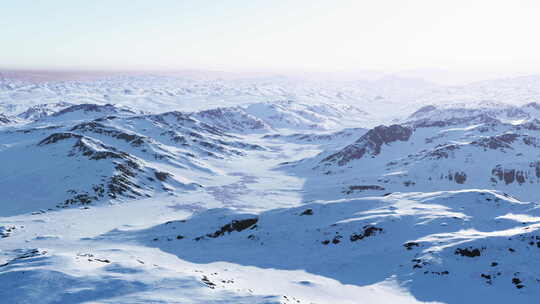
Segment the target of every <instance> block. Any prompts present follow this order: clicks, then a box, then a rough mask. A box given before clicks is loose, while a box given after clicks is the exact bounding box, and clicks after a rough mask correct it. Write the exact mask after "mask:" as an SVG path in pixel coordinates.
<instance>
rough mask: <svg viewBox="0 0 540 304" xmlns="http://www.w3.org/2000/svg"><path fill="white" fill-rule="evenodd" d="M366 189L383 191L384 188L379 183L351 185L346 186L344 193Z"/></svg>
mask: <svg viewBox="0 0 540 304" xmlns="http://www.w3.org/2000/svg"><path fill="white" fill-rule="evenodd" d="M366 190H377V191H383V190H385V188H384V187H381V186H379V185H353V186H349V187H348V189H347V190H346V191H345V194H351V193H353V192H354V191H366Z"/></svg>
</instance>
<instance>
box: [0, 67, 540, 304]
mask: <svg viewBox="0 0 540 304" xmlns="http://www.w3.org/2000/svg"><path fill="white" fill-rule="evenodd" d="M524 83H525V84H527V86H526V87H527V90H522V89H521V88H522V86H523V84H524ZM537 83H538V77H532V76H531V77H526V78H519V79H511V80H505V81H497V80H495V81H490V82H482V83H473V84H469V85H462V86H454V87H442V86H438V85H434V84H429V83H425V82H422V81H418V80H411V79H403V78H399V77H386V78H382V79H379V80H372V81H341V82H339V81H328V82H324V81H321V80H316V79H298V78H287V77H260V78H242V77H236V78H235V77H217V76H212V75H196V74H190V75H183V76H178V77H173V76H156V75H138V76H134V75H130V76H115V77H109V78H102V79H94V80H87V81H56V82H53V81H49V82H38V83H32V82H25V81H18V80H13V79H8V78H4V79H1V80H0V109H1V110H0V112H3V113H2V114H3V115H4V116H2V117H0V118H2V119H0V121H2V122H1V125H0V159H1V160H2V166H0V190H1V192H2V198H3V199H2V208H0V283H1V286H2V288H0V299H2V301H6V303H319V304H320V303H358V302H359V301H360V302H362V303H477V302H479V303H508V302H510V301H512V302H517V303H532V302H534V299H536V298H538V296H539V294H540V285H539V283H538V282H540V272H539V271H538V269H539V266H540V265H538V259H537V258H536V257H537V255H538V251H539V250H540V231H538V229H540V208H539V207H540V206H539V205H538V203H537V202H538V199H539V198H540V196H538V191H536V190H537V188H538V183H539V182H540V179H539V178H540V175H538V174H540V173H538V172H540V163H538V161H537V160H538V156H539V155H540V151H539V150H538V149H539V147H540V142H539V141H538V138H539V137H540V134H539V133H538V132H540V131H539V130H540V123H538V120H537V119H539V118H540V115H539V114H540V113H539V112H538V109H537V105H536V104H531V103H530V102H532V101H533V100H534V99H535V98H536V96H537V93H536V87H537V85H536V84H537ZM499 93H500V94H501V95H498V94H499ZM457 101H459V102H457ZM429 105H432V106H433V107H426V108H424V110H423V111H418V112H417V113H415V114H413V113H414V112H415V111H416V110H418V109H419V108H420V107H421V106H429ZM383 123H386V124H398V125H399V128H397V127H396V128H395V129H399V130H403V129H407V130H410V136H408V133H406V132H405V133H403V134H401V133H400V134H398V135H400V136H403V135H407V136H408V137H407V136H405V137H407V138H405V137H399V136H398V137H397V139H396V138H393V137H392V136H393V135H395V134H379V133H377V132H382V131H380V130H394V129H392V128H388V129H385V128H374V127H375V126H377V125H379V124H383ZM377 130H378V131H377ZM353 148H354V149H357V148H358V149H361V148H366V151H364V152H362V153H361V156H359V155H360V153H358V154H342V155H345V156H350V155H353V156H354V157H350V158H349V159H346V160H345V161H344V162H342V165H340V164H338V162H337V161H333V160H332V159H334V158H329V156H330V155H334V154H336V153H338V154H339V153H340V152H341V151H343V150H344V149H349V151H359V150H354V149H353ZM336 159H337V158H336ZM441 176H442V177H441ZM450 176H451V178H450ZM463 176H466V178H464V177H463ZM458 181H459V182H458Z"/></svg>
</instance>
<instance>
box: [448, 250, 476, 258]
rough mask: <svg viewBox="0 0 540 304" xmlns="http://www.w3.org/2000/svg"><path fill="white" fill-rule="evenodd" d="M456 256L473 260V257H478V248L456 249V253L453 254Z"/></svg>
mask: <svg viewBox="0 0 540 304" xmlns="http://www.w3.org/2000/svg"><path fill="white" fill-rule="evenodd" d="M454 253H455V254H456V255H461V256H466V257H469V258H474V257H477V256H480V249H478V248H474V249H472V248H464V249H462V248H457V249H456V251H455V252H454Z"/></svg>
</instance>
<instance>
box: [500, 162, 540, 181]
mask: <svg viewBox="0 0 540 304" xmlns="http://www.w3.org/2000/svg"><path fill="white" fill-rule="evenodd" d="M533 164H534V163H531V167H532V166H533ZM535 169H536V175H537V177H538V175H540V167H536V168H535ZM491 174H492V175H494V176H495V177H497V179H498V180H499V181H504V183H505V184H507V185H508V184H511V183H513V182H514V181H516V182H517V183H518V184H520V185H521V184H523V183H525V181H526V180H527V173H526V172H523V171H522V170H516V169H505V168H502V166H501V165H497V166H496V167H495V168H493V170H491Z"/></svg>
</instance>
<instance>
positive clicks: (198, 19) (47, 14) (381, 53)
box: [0, 0, 540, 70]
mask: <svg viewBox="0 0 540 304" xmlns="http://www.w3.org/2000/svg"><path fill="white" fill-rule="evenodd" d="M538 2H539V1H536V0H534V1H532V0H531V1H529V0H490V1H487V0H486V1H484V0H475V1H465V0H454V1H442V0H441V1H438V0H409V1H407V0H377V1H373V0H371V1H364V0H242V1H241V0H191V1H188V0H155V1H150V0H16V1H1V3H0V39H1V40H0V41H1V44H0V67H8V68H67V69H69V68H91V69H126V68H130V69H143V68H145V69H158V68H159V69H164V68H169V69H182V68H198V69H323V70H324V69H336V70H340V69H393V70H400V69H421V68H443V69H445V68H463V69H465V68H483V69H490V68H497V69H509V70H523V69H530V70H534V69H539V70H540V55H539V54H540V42H538V39H537V36H538V34H537V30H538V29H539V28H540V18H538V16H539V15H540V4H539V3H538Z"/></svg>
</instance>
